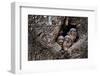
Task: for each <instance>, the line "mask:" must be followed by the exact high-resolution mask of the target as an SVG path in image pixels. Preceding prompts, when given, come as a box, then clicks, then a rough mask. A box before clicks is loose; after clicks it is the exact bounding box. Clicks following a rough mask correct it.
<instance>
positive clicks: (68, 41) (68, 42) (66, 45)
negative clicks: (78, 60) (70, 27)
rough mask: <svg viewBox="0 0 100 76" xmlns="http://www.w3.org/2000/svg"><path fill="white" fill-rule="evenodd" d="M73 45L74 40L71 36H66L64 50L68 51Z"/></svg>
mask: <svg viewBox="0 0 100 76" xmlns="http://www.w3.org/2000/svg"><path fill="white" fill-rule="evenodd" d="M71 45H72V40H71V38H70V36H68V35H66V36H65V38H64V43H63V49H64V50H68V48H69V47H70V46H71Z"/></svg>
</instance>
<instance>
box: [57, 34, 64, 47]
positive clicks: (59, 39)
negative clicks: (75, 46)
mask: <svg viewBox="0 0 100 76" xmlns="http://www.w3.org/2000/svg"><path fill="white" fill-rule="evenodd" d="M63 42H64V37H63V36H62V35H60V36H58V39H57V43H58V44H59V45H60V46H61V47H62V45H63Z"/></svg>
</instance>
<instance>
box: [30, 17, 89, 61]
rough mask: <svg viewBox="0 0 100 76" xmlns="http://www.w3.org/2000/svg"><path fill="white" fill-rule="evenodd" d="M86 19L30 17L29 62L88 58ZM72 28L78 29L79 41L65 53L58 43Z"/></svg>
mask: <svg viewBox="0 0 100 76" xmlns="http://www.w3.org/2000/svg"><path fill="white" fill-rule="evenodd" d="M87 26H88V18H86V17H65V16H42V15H28V60H47V59H71V58H87V56H88V55H87V52H88V50H87V48H88V47H87V46H88V45H87V43H88V39H87V38H88V35H87V31H88V30H87ZM70 28H76V29H77V33H78V36H77V39H76V40H75V42H74V43H73V45H72V46H71V47H70V48H69V50H67V51H65V50H63V49H62V47H61V46H60V45H59V44H58V43H57V38H58V36H59V35H63V36H65V35H66V34H67V33H68V31H69V30H70Z"/></svg>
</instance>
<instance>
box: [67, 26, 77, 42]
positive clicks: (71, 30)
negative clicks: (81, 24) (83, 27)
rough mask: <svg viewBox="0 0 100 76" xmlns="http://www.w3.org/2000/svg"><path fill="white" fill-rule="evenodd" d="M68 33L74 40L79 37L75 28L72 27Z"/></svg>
mask: <svg viewBox="0 0 100 76" xmlns="http://www.w3.org/2000/svg"><path fill="white" fill-rule="evenodd" d="M68 35H69V36H70V38H71V40H72V42H74V41H75V40H76V38H77V31H76V29H75V28H71V29H70V31H69V32H68Z"/></svg>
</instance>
